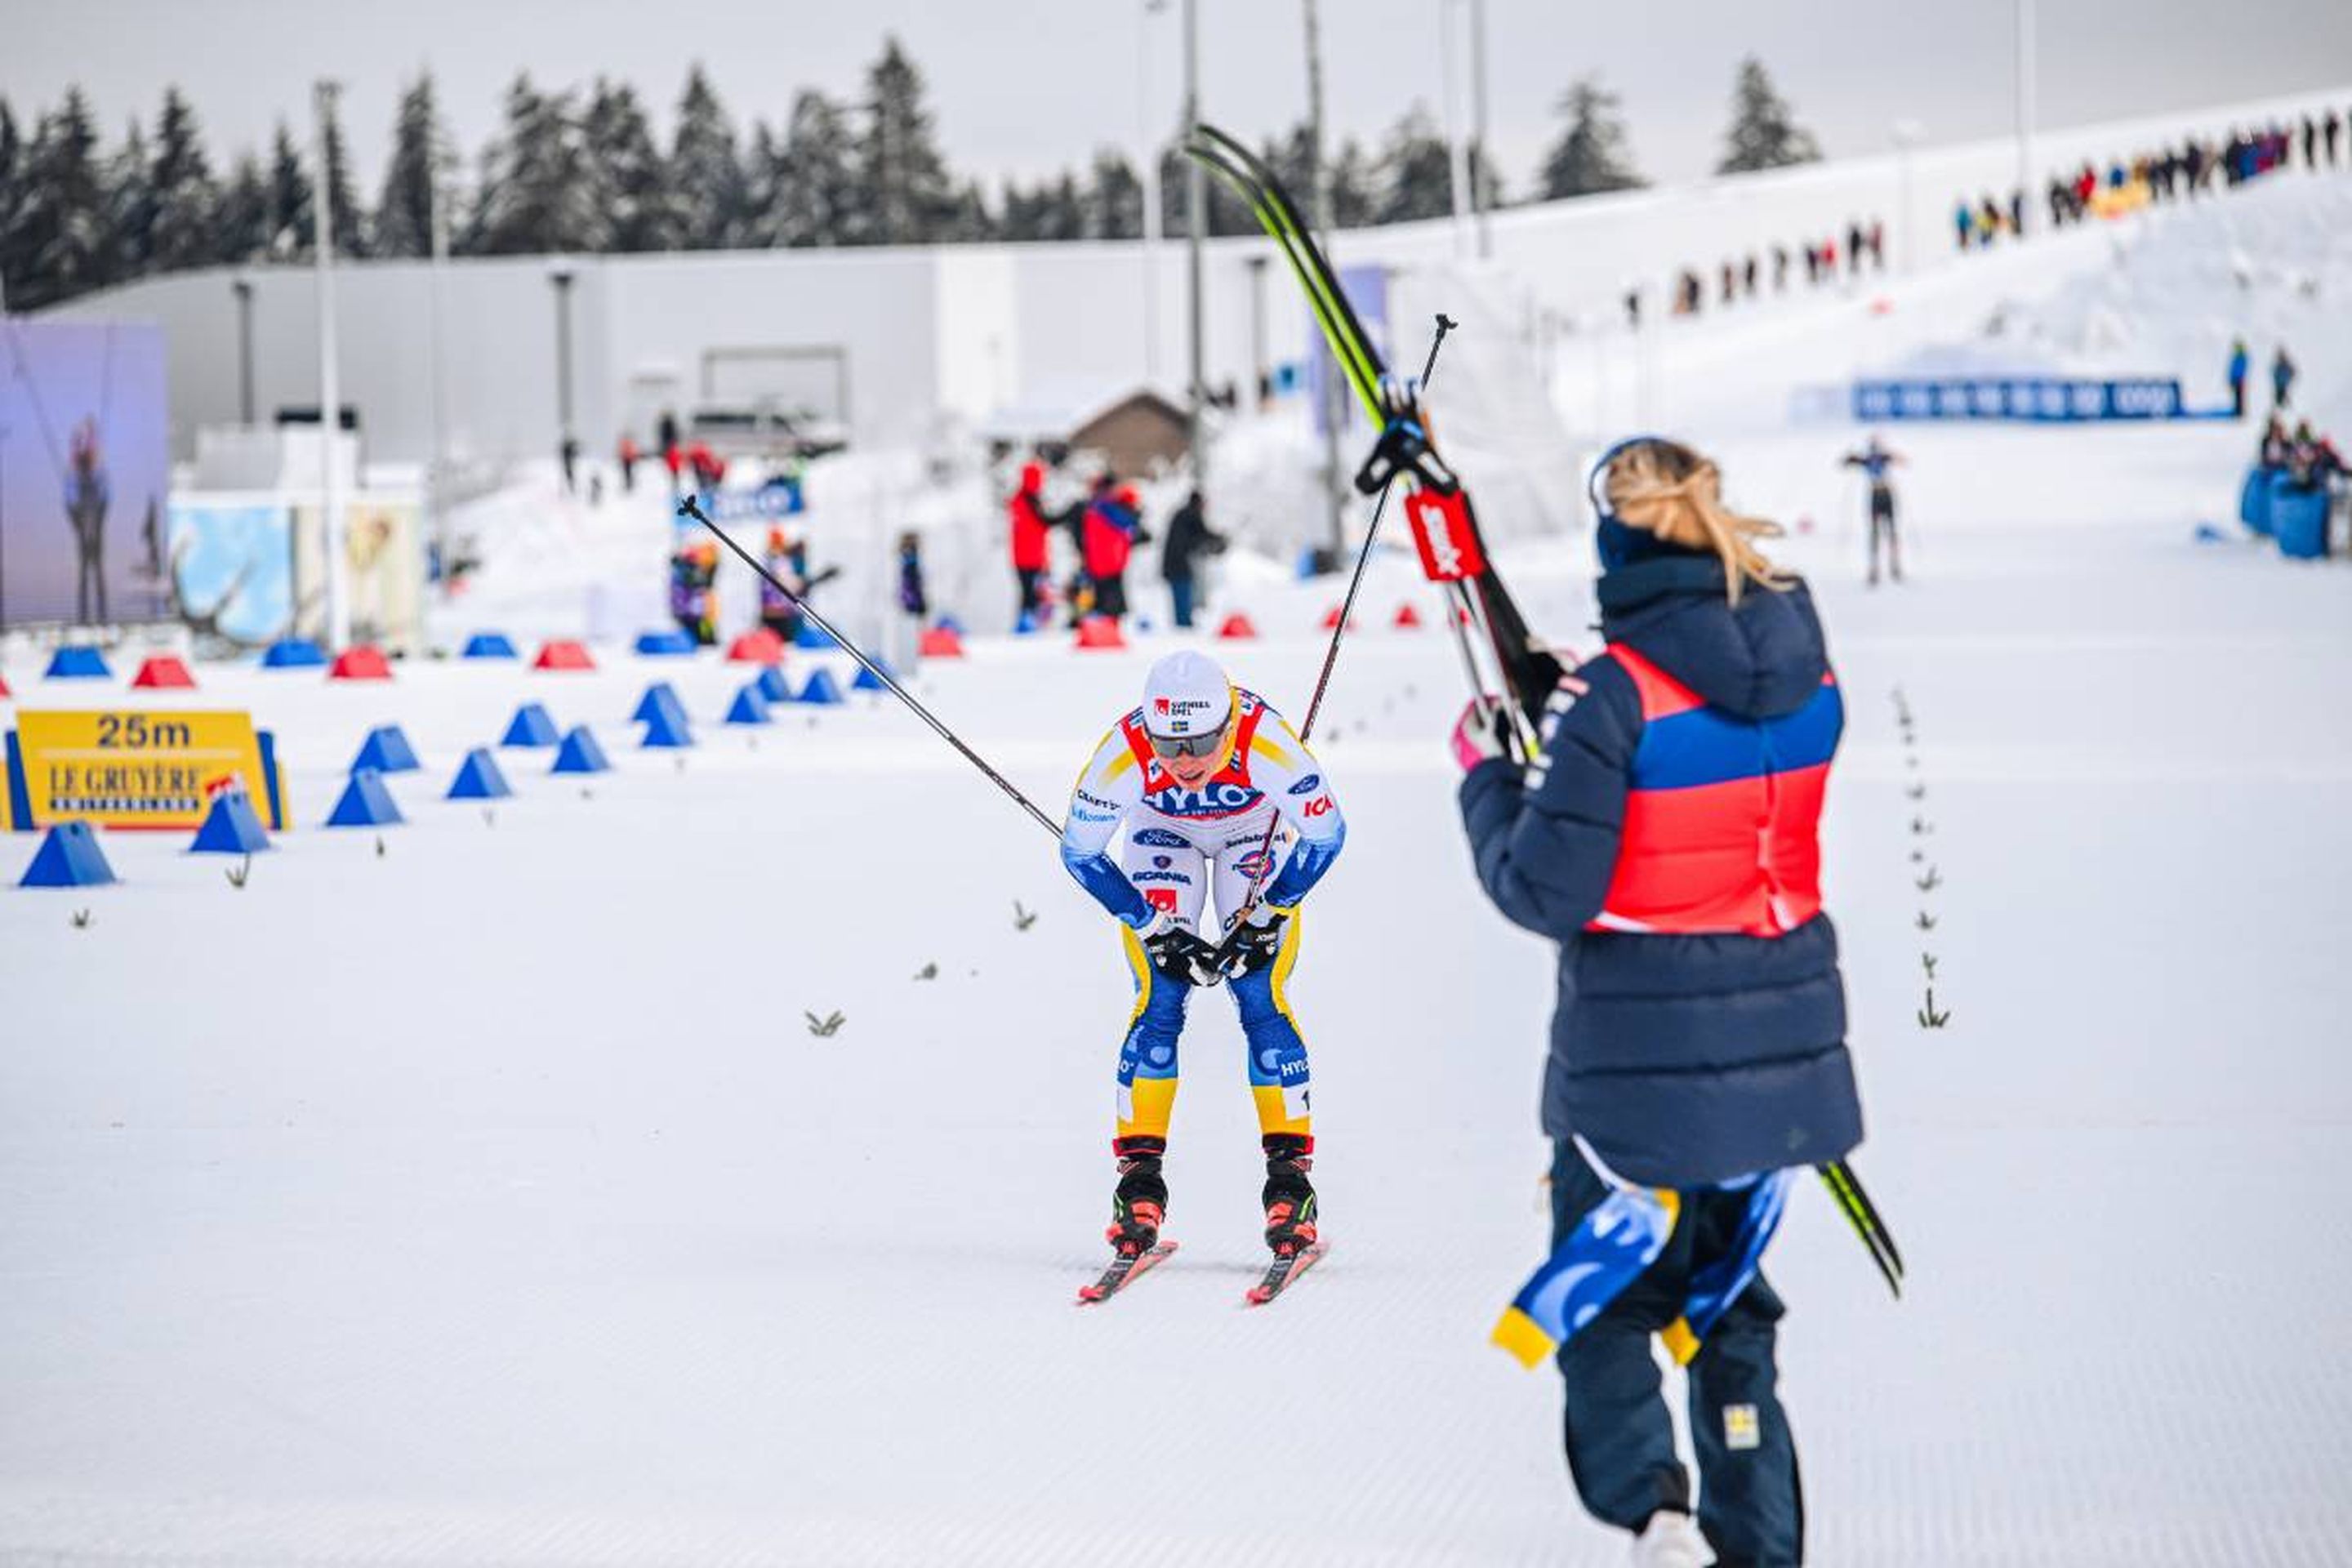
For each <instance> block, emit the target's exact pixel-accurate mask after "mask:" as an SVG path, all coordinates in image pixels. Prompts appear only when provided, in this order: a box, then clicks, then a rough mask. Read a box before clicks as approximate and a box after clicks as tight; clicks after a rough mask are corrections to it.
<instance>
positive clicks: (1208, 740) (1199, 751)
mask: <svg viewBox="0 0 2352 1568" xmlns="http://www.w3.org/2000/svg"><path fill="white" fill-rule="evenodd" d="M1231 723H1232V721H1231V720H1227V721H1226V722H1225V723H1224V724H1220V725H1218V726H1217V727H1216V728H1215V729H1213V730H1212V731H1208V732H1207V733H1206V734H1202V735H1154V736H1152V737H1151V754H1152V755H1153V756H1155V757H1160V758H1163V759H1164V758H1172V757H1213V756H1215V755H1216V754H1217V753H1218V752H1221V751H1223V749H1224V747H1225V743H1226V742H1225V730H1226V728H1227V726H1228V725H1230V724H1231Z"/></svg>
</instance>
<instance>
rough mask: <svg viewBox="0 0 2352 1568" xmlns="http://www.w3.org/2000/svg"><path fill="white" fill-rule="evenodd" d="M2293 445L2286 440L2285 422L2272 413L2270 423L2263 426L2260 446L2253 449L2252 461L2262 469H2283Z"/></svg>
mask: <svg viewBox="0 0 2352 1568" xmlns="http://www.w3.org/2000/svg"><path fill="white" fill-rule="evenodd" d="M2293 445H2294V444H2293V443H2292V442H2290V441H2289V440H2288V439H2287V436H2286V421H2285V420H2284V419H2283V418H2281V417H2280V416H2278V415H2277V414H2276V413H2273V414H2272V415H2271V416H2270V422H2269V423H2268V424H2266V425H2264V426H2263V440H2262V445H2261V446H2260V447H2256V448H2255V453H2254V461H2255V463H2256V464H2257V465H2258V466H2259V467H2262V468H2285V467H2286V459H2287V454H2288V452H2289V451H2290V450H2291V449H2292V448H2293Z"/></svg>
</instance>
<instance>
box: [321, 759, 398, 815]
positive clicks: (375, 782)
mask: <svg viewBox="0 0 2352 1568" xmlns="http://www.w3.org/2000/svg"><path fill="white" fill-rule="evenodd" d="M406 820H408V819H407V818H406V817H404V816H401V815H400V807H399V806H397V805H394V804H393V799H392V791H390V790H388V789H386V788H384V786H383V774H382V773H378V772H376V771H375V770H374V769H373V768H358V769H354V770H353V771H352V782H351V783H349V784H345V785H344V786H343V798H342V799H341V800H339V801H337V802H335V809H334V810H333V811H332V812H331V813H330V814H329V816H328V817H327V826H330V827H389V826H392V825H393V824H394V823H398V822H405V821H406Z"/></svg>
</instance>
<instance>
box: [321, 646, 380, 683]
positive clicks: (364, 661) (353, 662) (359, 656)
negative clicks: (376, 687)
mask: <svg viewBox="0 0 2352 1568" xmlns="http://www.w3.org/2000/svg"><path fill="white" fill-rule="evenodd" d="M327 679H330V680H390V679H392V666H391V665H389V664H387V663H385V662H384V657H383V649H382V648H379V647H370V646H369V645H368V644H366V643H361V644H359V645H357V646H356V647H347V648H345V649H343V651H342V652H341V653H339V654H337V655H336V656H335V662H334V664H333V665H332V666H331V668H329V669H328V671H327Z"/></svg>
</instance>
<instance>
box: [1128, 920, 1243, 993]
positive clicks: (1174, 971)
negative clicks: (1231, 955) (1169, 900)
mask: <svg viewBox="0 0 2352 1568" xmlns="http://www.w3.org/2000/svg"><path fill="white" fill-rule="evenodd" d="M1135 934H1136V937H1137V939H1138V940H1139V941H1140V942H1142V943H1143V952H1144V954H1145V956H1146V957H1148V958H1149V959H1150V961H1151V967H1152V968H1154V969H1156V970H1158V971H1159V972H1160V973H1161V974H1163V975H1165V976H1167V977H1168V978H1169V979H1171V980H1172V981H1174V982H1176V984H1179V985H1214V984H1217V982H1219V981H1220V980H1223V978H1224V974H1223V972H1222V971H1220V970H1219V969H1218V967H1217V949H1216V947H1215V946H1214V945H1213V944H1211V943H1209V942H1203V941H1202V940H1201V939H1200V938H1199V937H1198V936H1196V935H1194V934H1193V933H1192V931H1189V930H1187V929H1186V928H1185V927H1184V926H1182V925H1180V924H1179V923H1177V920H1176V917H1175V916H1173V915H1171V914H1170V913H1169V912H1168V911H1167V910H1156V911H1155V912H1154V913H1153V914H1152V917H1151V923H1150V925H1148V926H1145V927H1144V928H1143V929H1142V930H1141V931H1138V932H1136V933H1135Z"/></svg>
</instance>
